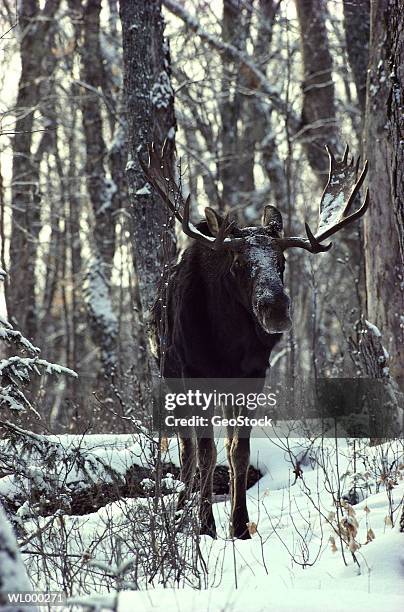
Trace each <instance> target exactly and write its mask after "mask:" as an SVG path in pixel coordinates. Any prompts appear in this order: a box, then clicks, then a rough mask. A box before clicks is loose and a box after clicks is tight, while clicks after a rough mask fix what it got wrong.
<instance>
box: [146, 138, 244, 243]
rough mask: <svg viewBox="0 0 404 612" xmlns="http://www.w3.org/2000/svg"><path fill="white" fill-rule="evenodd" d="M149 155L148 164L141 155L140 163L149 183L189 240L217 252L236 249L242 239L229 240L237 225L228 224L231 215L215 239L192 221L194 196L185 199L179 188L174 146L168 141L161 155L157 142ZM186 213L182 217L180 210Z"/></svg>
mask: <svg viewBox="0 0 404 612" xmlns="http://www.w3.org/2000/svg"><path fill="white" fill-rule="evenodd" d="M147 150H148V153H149V162H148V164H145V163H144V161H143V160H142V158H141V157H140V155H139V163H140V165H141V167H142V169H143V172H144V173H145V175H146V177H147V180H148V181H149V183H150V184H151V185H153V187H154V188H155V189H156V190H157V191H158V193H159V194H160V196H161V197H162V199H163V200H164V202H165V203H166V204H167V206H168V208H169V210H170V211H171V212H172V213H173V215H174V216H175V218H176V219H177V220H178V221H179V222H180V223H181V227H182V231H183V232H184V234H186V235H187V236H189V237H190V238H194V239H195V240H198V241H199V242H203V243H204V244H205V245H207V246H208V247H209V248H210V249H213V250H218V249H219V248H223V247H226V248H227V247H230V245H231V246H234V243H235V242H239V241H240V239H239V238H229V237H228V236H229V234H230V233H231V231H232V229H233V227H234V225H235V223H234V221H232V222H229V216H228V214H227V215H226V216H225V218H224V221H223V223H222V224H221V225H220V228H219V231H218V233H217V235H216V236H215V237H213V236H206V235H205V234H203V233H202V232H201V231H199V230H198V228H196V227H195V225H194V224H193V223H191V221H190V204H191V196H190V195H189V196H188V197H187V199H186V200H184V198H183V195H182V191H181V188H180V186H179V185H178V184H177V182H176V180H175V177H174V174H173V170H172V164H171V163H170V160H169V157H170V154H171V151H172V145H171V143H169V141H168V140H166V141H165V142H164V145H163V148H162V150H161V153H159V152H158V151H157V149H156V146H155V143H151V144H149V145H148V146H147ZM180 208H181V209H182V210H183V214H182V215H181V213H180V212H179V209H180Z"/></svg>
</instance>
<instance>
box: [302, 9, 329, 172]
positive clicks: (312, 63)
mask: <svg viewBox="0 0 404 612" xmlns="http://www.w3.org/2000/svg"><path fill="white" fill-rule="evenodd" d="M325 8H326V7H325V3H324V0H296V9H297V15H298V19H299V25H300V39H301V49H302V58H303V71H304V77H303V84H302V89H303V108H302V117H301V142H303V144H304V147H305V150H306V154H307V158H308V161H309V163H310V166H311V168H312V169H313V171H314V172H315V173H316V175H317V176H318V178H319V180H320V182H321V183H325V174H326V172H327V171H328V159H327V155H326V153H325V150H324V145H325V144H327V143H328V144H329V145H331V146H333V147H335V146H336V145H337V142H338V138H337V129H336V117H335V101H334V82H333V79H332V68H333V63H332V57H331V54H330V50H329V44H328V36H327V30H326V26H325Z"/></svg>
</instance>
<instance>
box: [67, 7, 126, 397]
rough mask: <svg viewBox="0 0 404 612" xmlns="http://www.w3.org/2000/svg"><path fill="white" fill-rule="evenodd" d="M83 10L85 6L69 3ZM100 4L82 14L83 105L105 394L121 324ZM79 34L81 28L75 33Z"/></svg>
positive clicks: (91, 308)
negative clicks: (116, 304) (114, 285)
mask: <svg viewBox="0 0 404 612" xmlns="http://www.w3.org/2000/svg"><path fill="white" fill-rule="evenodd" d="M70 5H71V6H73V5H74V6H75V8H76V10H80V9H81V8H82V7H81V2H77V0H71V2H70ZM100 13H101V0H87V2H86V3H85V5H84V7H83V8H82V15H83V22H82V34H83V40H82V45H81V73H80V76H81V84H80V105H81V113H82V118H83V128H84V140H85V147H86V178H87V190H88V193H89V196H90V201H91V206H92V210H93V217H94V222H93V231H92V238H93V245H94V249H95V254H94V257H93V259H92V261H91V263H90V266H89V269H88V273H87V287H86V292H85V295H86V302H87V310H88V317H89V321H90V327H91V332H92V339H93V342H94V344H95V345H96V346H97V347H98V348H99V351H100V361H101V370H100V372H99V377H98V382H97V387H98V388H99V389H100V390H102V393H105V392H106V390H107V388H106V386H107V387H108V386H109V383H108V382H107V379H109V378H110V376H111V373H115V371H116V368H117V333H118V324H117V318H116V316H115V313H114V309H113V306H112V296H111V287H110V282H111V273H112V265H113V259H114V254H115V216H114V205H115V204H116V200H114V195H115V193H116V190H117V186H116V185H115V183H114V182H113V180H112V178H110V177H109V176H108V175H107V171H106V158H107V147H106V144H105V140H104V122H103V117H102V112H101V105H102V89H101V88H102V84H103V74H104V67H103V63H102V54H101V46H100ZM76 34H78V28H77V29H76Z"/></svg>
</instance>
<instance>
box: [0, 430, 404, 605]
mask: <svg viewBox="0 0 404 612" xmlns="http://www.w3.org/2000/svg"><path fill="white" fill-rule="evenodd" d="M58 440H59V441H60V440H61V441H62V442H63V444H64V445H70V444H74V443H75V441H76V439H75V437H71V436H69V437H68V436H64V437H63V438H58ZM222 444H223V442H222V441H219V442H218V450H219V453H218V454H219V461H222V462H225V453H224V451H223V447H222ZM81 445H82V448H83V447H85V448H87V449H88V452H91V453H94V454H95V455H96V456H97V457H101V458H102V461H103V463H104V462H107V463H110V464H111V465H113V466H114V468H115V469H117V470H118V471H123V469H124V466H125V465H126V463H127V462H128V463H133V462H134V456H135V455H136V456H137V457H138V459H137V461H138V462H139V463H141V462H143V461H144V459H145V456H146V454H145V452H144V450H140V449H141V448H142V444H141V441H140V440H139V438H138V437H137V438H134V437H133V436H86V437H85V438H84V439H82V440H81ZM251 446H252V451H251V463H252V464H253V465H255V466H256V467H258V468H259V469H260V471H261V473H262V474H263V477H262V478H261V479H260V480H259V481H258V482H257V483H256V485H254V487H252V488H251V489H250V490H249V491H248V500H249V501H248V505H249V514H250V521H251V524H252V525H251V531H252V532H255V533H253V535H252V539H251V540H248V541H232V540H231V539H229V538H228V536H227V534H228V523H229V500H227V499H226V500H224V501H221V502H218V503H215V505H214V513H215V519H216V524H217V527H218V538H217V540H212V539H211V538H209V537H207V536H203V537H202V538H201V542H200V555H199V556H198V559H197V561H196V562H195V567H196V568H197V569H198V572H199V576H200V586H201V587H202V589H199V590H198V589H195V588H191V587H190V586H188V585H187V584H186V582H187V581H186V579H184V577H183V576H181V578H180V579H179V580H178V582H177V585H176V586H175V580H173V581H172V584H171V588H162V587H161V581H162V576H161V574H159V572H158V571H157V572H156V574H155V575H154V576H147V580H146V579H143V578H142V575H141V572H140V573H139V574H137V576H136V587H137V590H133V587H134V583H133V580H134V579H133V576H132V575H130V572H129V575H125V578H126V579H129V580H128V582H121V585H120V587H119V588H120V589H122V590H121V591H120V593H119V594H117V593H116V592H115V590H114V589H111V588H110V593H108V589H107V588H104V589H103V587H102V584H103V578H102V575H103V573H105V574H108V573H109V574H114V572H115V573H119V571H118V570H119V568H118V565H119V563H121V565H122V564H123V565H125V564H126V565H125V568H126V566H127V569H128V570H129V565H130V563H131V562H132V561H133V562H134V552H133V551H134V549H133V546H132V547H131V546H130V545H129V540H130V538H131V532H133V529H134V527H135V526H136V527H137V525H135V524H134V523H133V522H131V520H130V517H131V516H133V517H135V521H136V520H137V518H136V517H139V516H140V515H139V509H142V511H143V512H144V513H148V512H150V509H151V507H152V506H151V500H148V499H146V498H143V499H137V500H134V499H131V500H120V501H117V502H114V503H111V504H108V505H107V506H105V507H103V508H101V509H100V510H98V512H95V513H93V514H90V515H84V516H80V517H75V516H65V517H64V518H63V530H64V533H65V534H69V537H70V543H69V544H68V546H67V548H68V552H69V554H70V555H72V557H74V555H76V556H77V557H78V559H79V563H78V565H77V567H79V566H80V567H83V566H84V565H85V564H86V563H87V564H88V566H89V568H90V567H91V566H92V567H93V570H94V568H97V571H98V582H97V584H98V585H99V586H95V582H94V588H93V589H92V590H93V595H88V594H87V595H85V594H84V593H80V588H78V589H77V591H76V594H77V595H78V596H79V598H80V601H81V602H82V604H84V603H85V602H87V603H89V602H90V601H92V602H93V603H95V600H96V599H97V601H98V603H99V605H100V606H101V608H100V609H103V607H104V608H105V609H107V607H108V606H110V607H113V608H114V609H119V610H121V611H122V612H132V611H134V610H141V611H142V612H146V611H150V612H151V611H153V612H154V611H156V610H162V611H164V612H169V611H176V612H177V611H178V612H182V611H184V612H185V611H186V612H191V611H193V610H195V612H196V611H198V612H202V611H211V612H216V611H220V610H223V611H225V610H226V611H232V612H239V611H240V612H241V611H243V612H245V611H251V612H260V611H264V610H271V611H274V612H276V611H278V610H279V611H293V610H296V611H297V610H299V611H302V610H310V611H313V612H314V611H317V610H318V611H320V610H321V611H324V610H327V612H337V611H344V612H345V611H346V610H349V609H351V608H355V609H357V610H366V611H367V612H370V611H373V610H378V611H380V610H381V609H382V610H386V612H398V611H401V610H404V580H403V578H404V534H402V533H399V531H398V517H399V515H400V502H401V501H402V498H403V493H404V481H403V473H404V466H403V441H398V442H391V443H388V444H385V445H382V446H378V447H369V445H368V444H367V442H366V441H363V442H361V441H356V443H355V447H353V445H352V444H347V443H346V442H343V441H341V440H340V441H338V448H336V446H335V442H334V441H332V440H326V441H322V442H321V441H316V442H315V443H314V444H312V446H311V448H310V451H309V452H308V453H305V452H304V451H305V449H307V447H308V443H307V441H298V440H289V443H288V442H287V440H285V439H278V440H277V439H272V440H267V439H253V440H252V445H251ZM142 457H143V458H142ZM296 459H301V468H302V470H303V478H298V479H297V481H296V483H295V484H293V483H294V480H295V474H294V472H293V469H294V465H295V464H296ZM165 460H166V461H168V460H170V461H172V462H173V463H178V454H177V448H176V443H175V442H174V441H171V443H170V447H169V450H168V455H167V457H166V458H165ZM354 482H355V483H356V489H357V493H358V494H359V498H360V499H362V501H360V503H358V504H356V505H354V506H353V507H352V508H353V509H352V508H351V507H350V506H349V505H346V507H345V508H344V509H340V508H338V512H339V513H340V514H339V515H337V509H336V504H335V503H334V501H333V498H335V499H337V498H341V497H342V495H343V494H344V493H348V491H349V490H350V489H352V485H353V483H354ZM0 483H1V481H0ZM173 501H174V496H167V506H170V504H171V505H173ZM391 518H392V519H393V523H395V526H392V522H391ZM341 519H342V520H344V519H345V523H344V524H345V526H347V525H348V526H351V527H353V531H352V532H351V533H352V534H353V535H352V539H351V549H352V551H353V552H354V555H355V557H356V561H355V560H354V558H353V555H352V553H351V551H350V550H349V549H348V548H347V547H346V546H345V545H344V544H343V545H341V542H340V539H339V537H338V531H339V529H340V528H339V526H338V525H339V520H341ZM47 521H49V519H48V518H46V519H43V520H40V521H39V522H38V521H36V522H33V523H32V525H31V526H30V524H29V522H27V523H26V527H27V528H28V529H27V533H28V534H29V533H31V532H33V531H34V530H35V529H38V525H39V526H40V525H42V526H43V525H44V524H45V523H46V522H47ZM54 529H55V531H54V533H53V536H52V533H50V538H52V537H53V538H58V537H59V535H58V534H59V531H58V529H56V528H54ZM140 531H141V530H140ZM146 531H147V529H146ZM141 533H142V534H143V532H141ZM106 534H108V537H106ZM147 535H148V534H147V533H145V534H144V539H143V542H144V545H147V542H148V540H147ZM142 537H143V536H142ZM177 538H178V539H179V540H181V538H185V535H184V534H178V535H177ZM330 538H331V539H330ZM118 540H119V542H120V543H119V553H120V554H119V555H116V554H115V553H114V552H113V551H111V550H109V549H108V546H111V547H113V546H114V544H113V543H116V542H117V541H118ZM369 540H370V541H369ZM367 541H368V543H366V542H367ZM53 545H55V549H56V550H57V549H58V547H60V546H61V544H60V543H59V542H56V543H55V542H54V543H53ZM125 547H126V548H125ZM341 548H342V550H341ZM51 549H52V545H50V547H48V550H49V551H50V552H51ZM136 550H137V552H136V555H137V554H139V557H141V555H144V556H147V555H150V554H151V552H150V551H149V550H146V549H143V550H140V552H139V549H136ZM342 553H343V554H342ZM189 554H191V553H189ZM192 554H193V553H192ZM80 557H81V558H80ZM118 557H119V558H118ZM343 557H345V562H344V558H343ZM51 558H52V557H51ZM162 558H164V555H162ZM117 559H118V561H119V563H118V565H117V566H116V568H115V569H114V567H113V566H114V563H117ZM25 560H26V563H27V566H28V568H29V569H30V574H31V579H33V578H34V575H36V576H37V579H38V580H39V582H41V584H38V583H37V585H38V587H41V588H44V586H46V588H48V589H49V587H52V588H53V589H54V590H57V588H58V580H60V578H58V571H57V569H56V570H55V574H54V579H55V582H53V583H52V581H50V580H49V576H47V578H46V580H45V581H44V576H43V575H42V576H41V574H40V570H39V573H37V572H38V568H40V567H41V566H40V564H39V565H38V564H37V565H35V564H34V565H33V561H32V558H30V557H29V555H26V556H25ZM128 563H129V564H128ZM123 565H122V567H123ZM48 567H49V566H48ZM121 569H122V568H121ZM34 570H35V571H34ZM125 572H126V569H125ZM88 576H90V574H88ZM194 578H195V577H192V579H191V578H190V580H189V582H190V583H191V582H192V584H196V582H195V579H194ZM90 582H91V581H87V582H86V581H84V582H82V584H84V583H85V584H86V585H89V584H90ZM167 585H168V586H169V587H170V581H168V582H166V586H167ZM59 586H60V585H59ZM173 586H175V588H172V587H173ZM93 598H94V599H93Z"/></svg>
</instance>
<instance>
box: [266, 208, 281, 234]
mask: <svg viewBox="0 0 404 612" xmlns="http://www.w3.org/2000/svg"><path fill="white" fill-rule="evenodd" d="M262 225H263V226H264V227H267V228H268V229H269V231H270V232H271V234H272V233H273V234H274V235H275V236H276V237H278V238H280V237H281V236H282V234H283V220H282V215H281V213H280V211H279V210H278V209H277V208H275V206H271V205H270V204H268V205H267V206H265V208H264V214H263V215H262Z"/></svg>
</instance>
